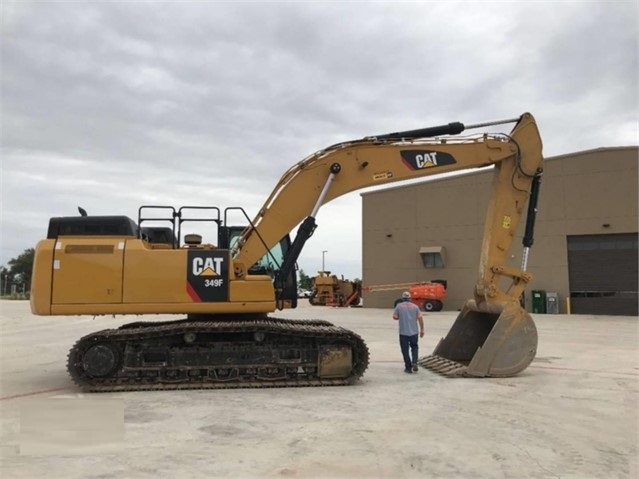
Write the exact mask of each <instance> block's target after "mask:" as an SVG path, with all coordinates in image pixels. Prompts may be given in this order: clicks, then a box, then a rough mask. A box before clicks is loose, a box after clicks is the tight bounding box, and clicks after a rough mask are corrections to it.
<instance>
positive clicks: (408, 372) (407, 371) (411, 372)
mask: <svg viewBox="0 0 639 479" xmlns="http://www.w3.org/2000/svg"><path fill="white" fill-rule="evenodd" d="M404 372H405V373H407V374H413V371H411V370H410V369H408V368H407V369H404Z"/></svg>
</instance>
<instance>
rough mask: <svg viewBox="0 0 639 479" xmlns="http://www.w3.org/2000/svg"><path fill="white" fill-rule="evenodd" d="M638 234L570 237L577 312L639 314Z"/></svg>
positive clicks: (572, 296) (572, 297) (570, 266)
mask: <svg viewBox="0 0 639 479" xmlns="http://www.w3.org/2000/svg"><path fill="white" fill-rule="evenodd" d="M637 261H638V257H637V234H636V233H624V234H608V235H579V236H568V278H569V281H570V303H571V309H572V312H573V313H575V314H609V315H630V316H636V315H638V314H639V308H638V301H637V299H638V290H639V288H638V287H637V283H638V279H637V278H638V267H637Z"/></svg>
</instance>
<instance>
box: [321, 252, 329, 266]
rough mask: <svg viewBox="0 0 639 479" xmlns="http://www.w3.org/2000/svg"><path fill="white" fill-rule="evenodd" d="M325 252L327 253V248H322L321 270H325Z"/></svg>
mask: <svg viewBox="0 0 639 479" xmlns="http://www.w3.org/2000/svg"><path fill="white" fill-rule="evenodd" d="M326 253H328V250H326V249H325V250H323V251H322V271H326V267H325V266H324V255H326Z"/></svg>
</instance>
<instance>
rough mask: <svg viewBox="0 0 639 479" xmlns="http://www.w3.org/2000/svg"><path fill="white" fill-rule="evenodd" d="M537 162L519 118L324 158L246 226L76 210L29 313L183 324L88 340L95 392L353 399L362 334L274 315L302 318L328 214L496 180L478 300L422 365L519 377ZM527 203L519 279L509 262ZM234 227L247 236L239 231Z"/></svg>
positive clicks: (49, 241)
mask: <svg viewBox="0 0 639 479" xmlns="http://www.w3.org/2000/svg"><path fill="white" fill-rule="evenodd" d="M506 123H514V124H515V125H514V127H513V128H512V131H510V133H509V134H486V133H484V134H478V135H470V136H459V135H460V133H462V132H463V131H464V130H469V129H473V128H480V127H489V126H493V125H501V124H506ZM542 163H543V158H542V143H541V138H540V136H539V132H538V129H537V125H536V122H535V120H534V118H533V116H532V115H531V114H529V113H525V114H523V115H521V116H520V117H518V118H514V119H509V120H503V121H498V122H489V123H483V124H476V125H469V126H464V125H463V124H462V123H458V122H455V123H449V124H447V125H442V126H436V127H430V128H423V129H419V130H410V131H402V132H397V133H390V134H384V135H377V136H370V137H365V138H362V139H359V140H353V141H346V142H342V143H338V144H335V145H333V146H330V147H327V148H325V149H322V150H320V151H317V152H316V153H313V154H312V155H310V156H309V157H307V158H306V159H304V160H302V161H300V162H298V163H296V164H295V165H293V166H292V167H291V168H290V169H289V170H288V171H286V172H285V173H284V175H283V176H282V177H281V179H280V180H279V182H278V183H277V184H276V186H275V188H274V189H273V191H272V193H271V194H270V196H269V197H268V198H267V199H266V202H265V203H264V205H263V206H262V208H261V209H260V210H259V211H258V213H257V215H255V217H254V218H253V219H252V220H251V219H250V218H249V216H248V215H246V213H245V212H244V211H243V210H242V209H241V208H226V209H225V210H224V211H221V210H220V209H219V208H216V207H211V208H204V207H182V208H179V209H175V208H173V207H170V206H167V207H164V206H143V207H141V208H140V209H139V211H138V221H137V222H135V221H133V220H131V219H130V218H128V217H126V216H92V215H88V214H86V213H85V212H82V211H81V213H82V215H81V216H68V217H56V218H51V219H50V221H49V229H48V233H47V237H46V239H43V240H41V241H40V242H39V243H38V244H37V247H36V253H35V258H34V269H33V277H32V288H31V310H32V312H33V313H34V314H36V315H62V316H65V315H96V316H97V315H152V314H182V315H186V317H185V318H183V319H178V320H174V321H162V322H161V321H155V322H154V321H137V322H133V323H128V324H124V325H122V326H120V327H118V328H116V329H106V330H102V331H98V332H95V333H92V334H89V335H86V336H84V337H82V338H80V339H79V340H78V341H77V342H76V344H75V345H74V346H73V347H72V348H71V351H70V352H69V356H68V362H67V367H68V371H69V374H70V376H71V378H72V379H73V381H74V382H76V383H77V384H78V385H80V386H81V387H82V388H83V389H84V390H87V391H127V390H164V389H186V388H198V389H202V388H237V387H288V386H331V385H349V384H354V383H356V382H357V381H358V379H359V378H360V377H361V376H362V375H363V374H364V372H365V370H366V368H367V366H368V362H369V351H368V348H367V346H366V344H365V342H364V340H363V339H362V338H361V337H360V336H359V335H357V334H356V333H354V332H352V331H349V330H346V329H344V328H341V327H338V326H335V325H333V324H332V323H329V322H327V321H317V320H285V319H280V318H276V317H273V316H271V313H274V312H275V311H276V310H281V309H284V308H294V307H295V306H296V304H297V285H296V274H295V265H296V261H297V258H298V257H299V254H300V252H301V250H302V248H303V246H304V244H305V242H306V241H307V240H308V238H309V237H310V236H311V235H312V234H313V231H314V230H315V228H316V216H317V214H318V211H319V208H320V207H321V206H322V205H323V204H325V203H327V202H329V201H331V200H333V199H334V198H337V197H338V196H340V195H343V194H345V193H348V192H351V191H354V190H358V189H360V188H363V187H369V186H377V185H383V184H387V183H391V182H396V181H400V180H406V179H410V178H417V177H426V176H429V175H435V174H440V173H447V172H451V171H458V170H465V169H471V168H479V167H485V166H490V165H493V166H494V181H493V186H492V198H491V200H490V203H489V206H488V211H487V219H486V224H485V230H484V238H483V244H482V249H481V259H480V264H479V274H478V277H477V282H476V285H475V287H474V291H473V299H471V300H469V301H468V302H467V303H466V304H465V306H464V308H463V309H462V311H461V313H460V314H459V316H458V318H457V320H456V321H455V323H454V324H453V325H452V328H451V330H450V332H449V333H448V335H447V336H446V337H445V338H443V339H442V341H441V342H440V344H439V345H438V346H437V348H436V349H435V351H434V352H433V354H432V355H430V356H427V357H425V358H423V359H422V360H421V364H422V366H424V367H426V368H430V369H432V370H433V371H436V372H439V373H442V374H446V375H449V376H475V377H478V376H512V375H515V374H517V373H519V372H520V371H522V370H524V369H525V368H526V367H527V366H528V365H529V364H530V362H531V361H532V359H533V358H534V355H535V352H536V346H537V332H536V328H535V325H534V323H533V321H532V319H531V317H530V315H529V314H528V313H527V312H526V311H524V310H523V309H522V308H521V306H520V304H519V297H520V295H521V294H522V292H523V291H524V289H525V287H526V284H527V283H528V282H529V281H530V279H531V276H530V274H529V273H527V272H526V263H527V259H528V252H529V249H530V246H531V245H532V231H533V224H534V219H535V212H536V198H537V192H538V190H539V183H540V178H541V174H542ZM526 203H528V211H527V222H526V234H525V237H524V255H523V258H524V259H523V264H522V267H521V269H518V268H513V267H509V266H507V264H506V261H507V258H508V255H509V251H510V249H511V245H512V242H513V239H514V236H515V232H516V230H517V225H518V223H519V221H520V219H521V218H522V216H523V214H524V208H525V205H526ZM237 214H240V216H241V217H242V223H243V224H242V225H241V226H233V225H232V224H230V223H232V222H231V221H230V218H231V217H232V216H234V215H237ZM202 216H204V217H202ZM197 221H199V222H205V224H206V225H214V226H216V227H217V244H208V243H204V242H203V241H202V236H201V235H198V234H192V233H189V234H185V233H186V230H185V228H186V226H187V225H189V226H190V227H193V225H194V222H197ZM247 225H248V226H247ZM297 225H299V226H298V228H297V232H296V236H295V238H294V240H293V241H291V240H290V238H289V233H290V232H291V231H293V229H294V228H295V227H296V226H297ZM504 284H505V286H504Z"/></svg>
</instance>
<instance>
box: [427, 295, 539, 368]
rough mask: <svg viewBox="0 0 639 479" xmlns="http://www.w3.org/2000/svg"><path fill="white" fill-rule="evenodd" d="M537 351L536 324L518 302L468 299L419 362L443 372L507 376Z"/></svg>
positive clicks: (528, 360)
mask: <svg viewBox="0 0 639 479" xmlns="http://www.w3.org/2000/svg"><path fill="white" fill-rule="evenodd" d="M536 352H537V328H536V327H535V323H534V322H533V320H532V318H531V316H530V314H528V313H527V312H526V311H525V310H524V309H523V308H522V307H521V306H520V305H519V303H518V302H515V301H513V302H508V303H502V304H486V303H483V304H482V305H481V306H477V304H476V303H475V301H473V300H469V301H467V302H466V304H465V305H464V307H463V309H462V311H461V312H460V313H459V315H458V316H457V319H456V320H455V322H454V323H453V326H452V327H451V329H450V331H449V332H448V334H447V335H446V337H445V338H442V339H441V340H440V341H439V344H438V345H437V347H436V348H435V350H434V351H433V354H432V355H430V356H426V357H425V358H422V359H420V360H419V365H420V366H422V367H425V368H427V369H432V370H433V371H435V372H439V373H441V374H444V375H446V376H471V377H487V376H491V377H509V376H514V375H516V374H518V373H520V372H521V371H523V370H524V369H526V368H527V367H528V366H529V365H530V363H531V362H532V360H533V359H534V357H535V354H536Z"/></svg>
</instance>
